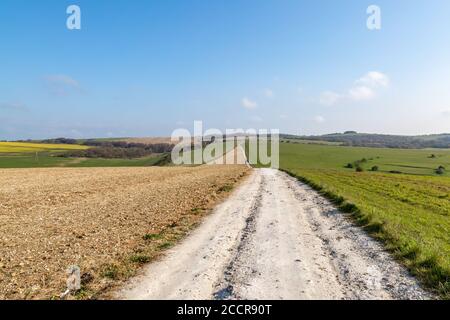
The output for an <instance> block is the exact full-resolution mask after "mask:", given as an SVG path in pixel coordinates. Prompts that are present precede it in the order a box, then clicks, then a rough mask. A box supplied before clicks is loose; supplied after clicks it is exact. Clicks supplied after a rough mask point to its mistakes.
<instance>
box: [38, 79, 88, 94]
mask: <svg viewBox="0 0 450 320" xmlns="http://www.w3.org/2000/svg"><path fill="white" fill-rule="evenodd" d="M44 80H45V83H46V84H47V87H48V89H49V91H50V93H51V94H54V95H57V96H67V95H69V94H71V93H74V92H81V91H82V90H81V86H80V83H79V82H78V81H77V80H75V79H74V78H72V77H70V76H68V75H65V74H55V75H47V76H45V77H44Z"/></svg>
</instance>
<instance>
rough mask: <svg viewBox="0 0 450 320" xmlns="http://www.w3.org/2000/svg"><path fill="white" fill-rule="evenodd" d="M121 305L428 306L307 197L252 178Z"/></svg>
mask: <svg viewBox="0 0 450 320" xmlns="http://www.w3.org/2000/svg"><path fill="white" fill-rule="evenodd" d="M117 295H118V297H120V298H123V299H427V298H430V296H429V294H427V293H426V292H424V291H423V290H422V289H421V288H420V287H419V286H418V284H417V283H416V281H415V280H414V279H413V278H411V277H410V276H409V275H408V274H407V272H406V270H405V269H404V268H403V267H401V266H400V265H399V264H397V263H396V262H395V261H393V260H392V258H391V257H390V256H389V255H388V254H387V253H386V252H384V251H383V250H382V248H381V246H380V245H379V244H378V243H377V242H375V241H373V240H372V239H370V238H369V237H368V236H366V235H365V234H364V232H362V231H361V230H360V229H359V228H357V227H354V226H353V225H352V223H351V222H350V221H349V220H348V219H347V217H346V216H345V215H343V214H340V213H338V212H337V211H336V210H335V209H334V208H333V207H332V206H331V205H330V204H329V203H328V202H327V201H326V200H325V199H323V198H322V197H320V196H319V195H318V194H317V193H316V192H314V191H313V190H312V189H310V188H309V187H307V186H305V185H303V184H301V183H299V182H297V181H296V180H294V179H293V178H291V177H289V176H288V175H286V174H284V173H282V172H279V171H277V170H272V169H260V170H254V173H253V174H252V176H251V177H250V178H249V179H248V181H247V182H246V183H245V184H243V185H242V186H241V187H240V188H239V189H238V190H236V191H235V193H234V194H233V195H232V196H231V197H230V198H229V199H228V200H227V201H226V202H225V203H223V204H222V205H220V206H219V207H218V208H217V209H216V210H215V212H214V213H213V214H212V215H211V216H210V217H208V218H207V219H206V221H205V222H204V223H203V224H202V225H201V226H200V227H199V228H198V229H197V230H196V231H194V232H193V233H192V234H191V235H190V236H189V237H188V238H187V239H186V240H185V241H184V242H182V243H181V244H180V245H179V246H177V247H175V248H173V249H172V250H170V251H169V252H168V254H167V255H166V256H165V257H164V258H163V259H162V260H160V261H158V262H156V263H153V264H150V265H148V266H147V267H146V269H145V270H144V272H143V273H142V275H140V276H138V277H136V278H134V279H133V280H132V281H131V282H129V283H128V284H127V286H126V287H125V288H124V289H123V290H122V291H120V292H118V293H117Z"/></svg>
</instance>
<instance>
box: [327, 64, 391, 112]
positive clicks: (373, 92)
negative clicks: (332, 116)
mask: <svg viewBox="0 0 450 320" xmlns="http://www.w3.org/2000/svg"><path fill="white" fill-rule="evenodd" d="M389 84H390V79H389V77H388V76H387V75H386V74H384V73H381V72H378V71H371V72H368V73H367V74H365V75H364V76H362V77H361V78H359V79H358V80H356V81H355V82H354V84H353V86H352V87H351V88H350V89H348V91H347V92H346V93H336V92H333V91H325V92H322V94H321V95H320V98H319V102H320V104H322V105H325V106H333V105H335V104H337V103H339V102H341V101H343V100H347V101H367V100H372V99H374V98H376V96H377V93H378V91H379V90H380V89H381V88H386V87H388V86H389Z"/></svg>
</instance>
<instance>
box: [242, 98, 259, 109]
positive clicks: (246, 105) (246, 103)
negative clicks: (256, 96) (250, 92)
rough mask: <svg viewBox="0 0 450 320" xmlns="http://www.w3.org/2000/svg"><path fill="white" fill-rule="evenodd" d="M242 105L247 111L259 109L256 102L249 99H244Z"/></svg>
mask: <svg viewBox="0 0 450 320" xmlns="http://www.w3.org/2000/svg"><path fill="white" fill-rule="evenodd" d="M241 104H242V106H243V107H244V108H246V109H256V108H257V107H258V104H257V103H256V101H252V100H250V99H249V98H247V97H245V98H242V101H241Z"/></svg>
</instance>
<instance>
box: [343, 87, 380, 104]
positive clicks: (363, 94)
mask: <svg viewBox="0 0 450 320" xmlns="http://www.w3.org/2000/svg"><path fill="white" fill-rule="evenodd" d="M348 97H349V98H350V99H351V100H354V101H361V100H371V99H373V98H374V97H375V92H374V91H373V89H371V88H369V87H366V86H359V87H353V88H351V89H350V90H349V92H348Z"/></svg>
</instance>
